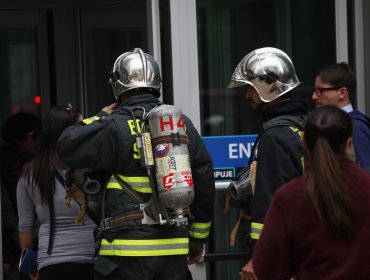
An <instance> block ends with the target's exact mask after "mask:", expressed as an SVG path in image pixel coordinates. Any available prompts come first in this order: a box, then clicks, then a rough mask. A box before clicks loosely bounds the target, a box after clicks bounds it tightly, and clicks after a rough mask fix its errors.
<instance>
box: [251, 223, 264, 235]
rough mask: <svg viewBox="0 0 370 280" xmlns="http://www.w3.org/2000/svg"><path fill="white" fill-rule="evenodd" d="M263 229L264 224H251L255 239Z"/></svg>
mask: <svg viewBox="0 0 370 280" xmlns="http://www.w3.org/2000/svg"><path fill="white" fill-rule="evenodd" d="M262 229H263V224H259V223H252V224H251V237H252V238H253V239H259V238H260V236H261V232H262Z"/></svg>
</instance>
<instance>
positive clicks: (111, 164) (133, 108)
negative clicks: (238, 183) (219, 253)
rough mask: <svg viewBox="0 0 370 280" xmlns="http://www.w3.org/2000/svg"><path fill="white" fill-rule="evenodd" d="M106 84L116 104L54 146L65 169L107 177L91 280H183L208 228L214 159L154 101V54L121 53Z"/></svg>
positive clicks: (187, 126)
mask: <svg viewBox="0 0 370 280" xmlns="http://www.w3.org/2000/svg"><path fill="white" fill-rule="evenodd" d="M110 83H111V85H112V89H113V93H114V95H115V98H116V99H117V103H116V104H115V103H114V104H111V105H109V106H107V107H105V108H104V109H103V110H102V111H101V112H99V113H98V114H97V115H96V116H94V117H91V118H88V119H85V120H83V121H82V122H80V123H79V124H77V125H74V126H72V127H69V128H67V129H66V130H65V131H64V133H63V134H62V136H61V137H60V139H59V140H58V154H59V156H60V158H61V159H62V160H63V161H64V162H65V163H66V164H67V165H68V166H70V167H71V168H74V169H80V168H87V167H91V168H95V169H99V170H106V171H108V172H110V174H112V176H111V177H110V179H109V181H108V183H107V185H106V188H105V189H104V190H102V194H101V196H102V202H101V203H102V213H101V215H102V217H101V223H100V227H99V228H98V230H97V238H99V239H100V240H101V243H100V247H99V249H98V257H97V261H96V264H95V278H96V279H110V280H114V279H125V280H130V279H132V280H134V279H161V280H162V279H164V280H165V279H171V280H183V279H186V275H187V265H188V264H192V263H195V262H198V261H199V260H200V259H201V257H202V253H203V248H204V244H205V242H206V240H207V237H208V235H209V232H210V228H211V219H212V215H213V203H214V196H215V183H214V177H213V176H214V175H213V163H212V160H211V158H210V156H209V154H208V152H207V150H206V148H205V146H204V144H203V142H202V139H201V137H200V135H199V133H198V132H197V130H196V129H195V127H194V126H193V124H192V122H191V120H190V119H189V118H187V117H186V116H185V115H183V114H182V113H181V110H180V109H178V108H176V107H174V106H170V105H164V104H162V103H161V102H160V101H159V100H158V97H159V96H160V87H161V77H160V72H159V68H158V65H157V62H156V61H155V60H154V58H153V57H152V56H150V55H149V54H146V53H144V52H143V51H142V50H141V49H139V48H136V49H134V50H132V51H130V52H126V53H123V54H122V55H120V56H119V57H118V58H117V60H116V61H115V63H114V65H113V69H112V73H111V76H110ZM156 130H160V132H161V133H162V134H161V133H160V132H158V131H156ZM166 131H167V132H168V133H167V132H166Z"/></svg>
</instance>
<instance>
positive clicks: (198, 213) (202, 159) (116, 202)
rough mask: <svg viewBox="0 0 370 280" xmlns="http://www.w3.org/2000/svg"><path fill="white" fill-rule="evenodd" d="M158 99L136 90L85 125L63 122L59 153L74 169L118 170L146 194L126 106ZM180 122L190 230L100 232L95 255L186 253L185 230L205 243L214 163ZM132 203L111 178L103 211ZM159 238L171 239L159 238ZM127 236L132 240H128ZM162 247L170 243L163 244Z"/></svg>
mask: <svg viewBox="0 0 370 280" xmlns="http://www.w3.org/2000/svg"><path fill="white" fill-rule="evenodd" d="M159 104H160V102H159V100H158V99H157V98H155V97H154V96H153V95H151V94H147V93H145V94H141V95H135V96H133V97H131V98H130V99H129V100H128V101H127V102H125V103H123V104H121V105H120V107H119V108H117V109H116V110H115V111H113V113H112V114H111V115H109V116H107V115H106V114H104V113H103V112H101V113H99V114H98V116H96V117H93V118H90V119H86V120H84V121H83V123H85V124H87V125H83V123H80V124H77V125H75V126H72V127H69V128H67V129H66V130H65V131H64V133H63V134H62V136H61V137H60V139H59V141H58V154H59V156H60V158H61V159H62V160H63V161H64V162H65V163H66V164H67V165H68V166H70V167H71V168H74V169H77V168H85V167H94V168H96V169H100V170H107V171H109V172H111V173H113V172H114V173H118V174H119V175H120V176H121V178H122V179H123V180H124V181H125V182H127V183H129V184H130V185H131V186H132V187H133V188H134V189H135V191H137V192H139V193H140V194H141V196H142V197H144V198H145V200H149V198H150V196H151V193H150V192H151V189H150V186H148V175H147V170H146V169H145V168H143V167H142V166H141V164H140V158H139V154H138V152H139V149H138V148H137V146H136V139H135V133H134V131H133V120H132V119H133V118H132V115H131V113H130V110H131V108H134V107H137V106H142V107H144V108H145V110H146V112H149V111H150V110H151V109H152V108H153V107H155V106H156V105H159ZM185 125H186V132H187V135H188V137H189V146H188V148H189V154H190V163H191V169H192V175H193V181H194V192H195V198H194V201H193V203H192V204H191V205H190V209H191V212H192V215H193V216H194V221H193V223H192V225H191V226H190V230H189V228H186V227H176V226H159V225H152V226H147V225H145V226H143V225H138V226H136V227H135V228H133V229H129V228H127V227H126V228H122V229H114V230H108V231H106V232H105V233H104V235H103V240H102V246H101V249H100V253H99V254H100V255H112V254H113V255H120V256H158V255H180V254H187V253H188V243H187V242H188V241H187V238H189V234H190V238H191V239H193V240H196V241H197V242H200V243H205V241H206V239H207V237H208V233H209V230H210V225H211V219H212V215H213V201H214V192H215V185H214V178H213V165H212V160H211V158H210V156H209V154H208V152H207V150H206V148H205V146H204V144H203V142H202V140H201V137H200V136H199V134H198V132H197V130H196V129H195V128H194V126H193V124H192V123H191V121H190V120H189V119H188V118H186V117H185ZM133 182H135V183H133ZM138 186H140V187H138ZM137 209H138V204H137V203H136V202H135V201H133V199H131V197H130V196H129V195H127V193H126V192H125V191H124V190H123V189H122V188H121V187H119V185H118V184H117V182H116V181H114V178H111V179H110V181H109V183H108V185H107V191H106V200H105V216H106V217H111V216H116V215H119V214H122V213H127V212H130V211H133V210H137ZM163 239H165V240H167V241H166V242H167V243H168V242H170V243H168V244H167V243H163ZM132 240H137V241H136V242H134V243H135V244H133V243H132V242H131V241H132ZM161 240H162V241H161ZM171 240H172V241H171ZM156 242H157V243H158V244H157V243H156ZM172 242H173V243H172ZM136 245H138V246H136ZM162 245H164V246H162ZM166 246H167V247H166ZM144 247H145V249H141V248H144ZM162 247H163V248H174V249H168V250H162V249H161V248H162ZM113 251H114V252H113ZM112 252H113V253H112Z"/></svg>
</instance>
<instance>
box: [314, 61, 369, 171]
mask: <svg viewBox="0 0 370 280" xmlns="http://www.w3.org/2000/svg"><path fill="white" fill-rule="evenodd" d="M356 83H357V82H356V76H355V73H354V72H353V70H352V69H351V67H350V66H349V65H348V63H346V62H342V63H335V64H329V65H325V66H322V67H320V68H319V70H318V71H317V74H316V77H315V86H314V88H313V93H312V100H313V101H314V103H315V105H316V107H320V106H323V105H333V106H336V107H338V108H340V109H342V110H344V111H346V112H347V113H348V114H349V115H350V116H351V119H352V122H353V134H352V140H353V148H354V150H353V149H350V150H349V153H350V155H351V156H352V158H353V159H354V160H355V161H356V162H357V163H358V164H360V165H361V166H362V167H363V168H365V169H367V170H368V172H370V118H369V117H368V116H366V115H365V114H364V113H362V112H360V111H359V110H356V109H354V108H353V106H352V104H351V101H350V97H351V95H353V94H354V91H355V89H356Z"/></svg>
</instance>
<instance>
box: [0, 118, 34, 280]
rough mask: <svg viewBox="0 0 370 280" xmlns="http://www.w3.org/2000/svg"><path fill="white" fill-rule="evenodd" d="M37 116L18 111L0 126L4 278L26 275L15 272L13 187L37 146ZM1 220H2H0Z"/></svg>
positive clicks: (17, 254) (15, 213) (15, 233)
mask: <svg viewBox="0 0 370 280" xmlns="http://www.w3.org/2000/svg"><path fill="white" fill-rule="evenodd" d="M40 128H41V120H40V118H39V117H37V116H36V115H33V114H30V113H24V112H18V113H15V114H13V115H11V116H10V117H9V118H8V119H7V120H6V122H5V124H4V126H3V127H2V129H1V137H2V142H1V146H0V179H1V181H2V201H3V202H4V204H2V205H1V206H2V210H3V211H4V212H2V216H3V219H2V221H3V225H4V226H3V233H4V235H3V237H4V238H3V240H2V241H3V253H4V254H3V256H4V262H6V265H5V267H4V272H6V274H5V275H4V279H9V280H10V279H28V276H27V275H26V274H24V273H19V272H18V265H17V264H18V259H19V255H20V246H19V240H18V234H17V223H18V213H17V198H16V190H17V183H18V179H19V176H20V174H21V172H22V168H23V166H24V164H25V163H26V162H28V161H29V160H30V159H32V157H33V156H34V154H35V153H36V151H37V149H38V146H39V131H40ZM4 223H5V224H4Z"/></svg>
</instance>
